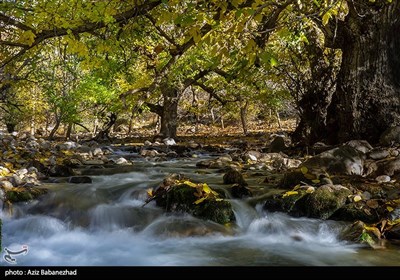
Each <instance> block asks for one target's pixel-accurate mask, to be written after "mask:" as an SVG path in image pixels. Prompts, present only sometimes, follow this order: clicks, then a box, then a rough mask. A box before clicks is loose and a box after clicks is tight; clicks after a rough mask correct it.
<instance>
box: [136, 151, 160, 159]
mask: <svg viewBox="0 0 400 280" xmlns="http://www.w3.org/2000/svg"><path fill="white" fill-rule="evenodd" d="M140 155H141V156H142V157H156V156H158V155H159V153H158V152H157V151H156V150H141V151H140Z"/></svg>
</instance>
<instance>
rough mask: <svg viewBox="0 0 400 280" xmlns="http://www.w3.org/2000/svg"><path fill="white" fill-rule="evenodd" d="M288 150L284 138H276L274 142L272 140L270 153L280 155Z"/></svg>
mask: <svg viewBox="0 0 400 280" xmlns="http://www.w3.org/2000/svg"><path fill="white" fill-rule="evenodd" d="M286 148H287V147H286V144H285V137H284V136H276V137H275V138H274V140H272V142H271V144H269V152H270V153H279V152H282V151H284V150H286Z"/></svg>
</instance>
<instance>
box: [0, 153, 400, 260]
mask: <svg viewBox="0 0 400 280" xmlns="http://www.w3.org/2000/svg"><path fill="white" fill-rule="evenodd" d="M198 160H199V159H179V160H172V161H160V162H151V161H144V160H138V161H135V162H134V166H135V167H134V171H133V172H129V173H122V174H115V175H108V176H102V175H100V176H92V178H93V183H92V184H67V183H57V184H55V183H52V184H50V183H49V184H45V185H44V186H45V187H47V188H49V189H50V192H49V194H47V195H45V196H43V197H41V198H40V199H39V200H37V201H33V202H29V203H24V204H18V205H15V206H14V211H13V214H12V215H11V216H10V215H9V214H7V213H2V214H1V217H2V219H3V244H2V245H3V248H4V247H7V248H9V249H11V250H14V251H15V250H18V249H21V246H23V245H27V246H28V248H29V251H28V253H27V254H25V255H19V256H16V257H15V258H16V259H17V264H18V265H23V266H25V265H29V266H53V265H61V266H76V265H80V266H98V265H102V266H116V265H124V266H125V265H127V266H131V265H132V266H154V265H156V266H192V265H195V266H250V265H251V266H252V265H257V266H288V265H290V266H293V265H311V266H327V265H329V266H331V265H339V266H343V265H345V266H347V265H351V266H375V265H399V264H400V254H399V250H398V247H397V248H396V247H394V246H393V247H390V248H388V249H384V250H373V249H370V248H368V247H365V246H362V245H360V244H355V243H350V242H345V241H341V240H339V238H338V234H339V233H340V231H341V230H342V229H343V227H345V226H346V223H343V222H335V221H321V220H315V219H308V218H293V217H290V216H288V215H285V214H283V213H268V212H266V211H264V210H263V209H262V207H261V205H258V206H257V207H255V208H253V207H250V206H249V205H248V204H246V202H245V201H243V200H235V199H232V200H231V202H232V204H233V206H234V212H235V216H236V220H237V222H236V224H233V225H231V226H230V227H226V226H222V225H218V224H215V223H212V222H207V221H203V220H200V219H197V218H194V217H191V216H189V215H174V214H165V213H163V211H161V210H160V209H159V208H157V207H156V206H155V204H153V203H154V202H151V203H149V204H147V205H146V206H145V207H142V206H143V204H144V200H145V199H146V197H147V195H146V189H148V188H149V187H150V186H155V185H157V184H158V183H159V182H161V181H162V179H163V178H164V177H165V176H166V175H167V174H169V173H183V174H186V175H187V176H189V177H191V178H192V179H193V180H198V181H202V182H207V183H208V184H209V185H211V186H214V187H222V174H221V173H216V172H199V169H197V168H196V166H195V165H196V162H197V161H198ZM3 257H4V253H3V256H2V258H1V265H9V264H8V263H6V262H5V260H4V258H3Z"/></svg>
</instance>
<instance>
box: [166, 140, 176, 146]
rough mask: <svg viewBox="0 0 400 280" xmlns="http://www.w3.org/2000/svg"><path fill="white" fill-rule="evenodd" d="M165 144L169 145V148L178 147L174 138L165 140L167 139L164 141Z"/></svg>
mask: <svg viewBox="0 0 400 280" xmlns="http://www.w3.org/2000/svg"><path fill="white" fill-rule="evenodd" d="M163 143H164V145H167V146H173V145H176V142H175V140H174V139H172V138H165V139H163Z"/></svg>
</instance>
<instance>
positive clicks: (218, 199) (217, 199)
mask: <svg viewBox="0 0 400 280" xmlns="http://www.w3.org/2000/svg"><path fill="white" fill-rule="evenodd" d="M222 200H224V199H222V198H216V199H215V201H222Z"/></svg>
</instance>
